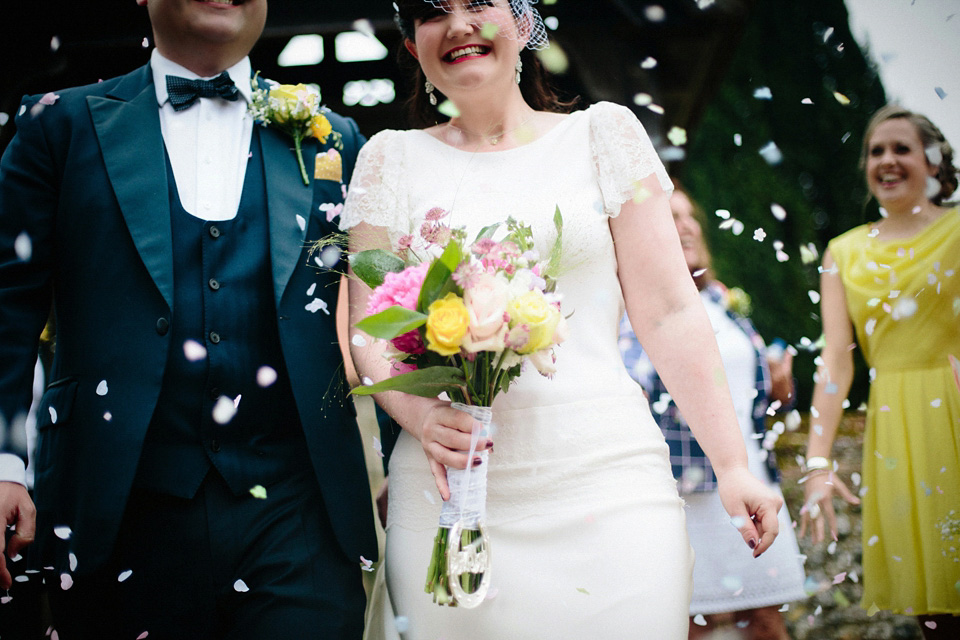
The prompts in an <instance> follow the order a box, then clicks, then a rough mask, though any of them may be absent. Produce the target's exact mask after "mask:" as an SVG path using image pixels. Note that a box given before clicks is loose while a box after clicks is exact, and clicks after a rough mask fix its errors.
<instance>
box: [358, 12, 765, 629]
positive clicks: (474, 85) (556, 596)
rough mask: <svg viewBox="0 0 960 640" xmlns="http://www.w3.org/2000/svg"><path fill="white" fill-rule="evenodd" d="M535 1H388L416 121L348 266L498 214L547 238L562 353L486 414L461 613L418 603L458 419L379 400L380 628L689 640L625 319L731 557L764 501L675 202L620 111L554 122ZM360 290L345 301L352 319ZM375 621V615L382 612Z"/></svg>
mask: <svg viewBox="0 0 960 640" xmlns="http://www.w3.org/2000/svg"><path fill="white" fill-rule="evenodd" d="M535 1H536V0H488V1H485V2H481V1H477V0H469V1H468V0H397V2H396V5H397V6H398V10H399V13H398V16H397V18H398V24H399V25H400V27H401V30H402V32H403V35H404V37H405V48H406V51H407V52H409V54H410V56H411V57H412V59H415V60H416V61H418V63H419V64H418V65H416V66H415V73H416V76H417V85H418V90H417V94H416V96H415V97H414V100H413V103H412V104H413V106H414V110H415V116H416V117H417V118H418V119H419V120H420V121H421V122H424V121H426V122H427V123H429V122H433V121H435V119H436V107H434V106H433V104H436V103H438V102H441V103H442V102H443V101H444V100H449V101H450V102H451V103H452V104H453V105H455V109H456V113H457V115H456V116H455V117H453V118H452V119H451V120H450V121H449V122H444V123H442V124H435V125H433V126H428V127H427V128H425V129H417V130H410V131H383V132H381V133H379V134H377V135H376V136H374V137H373V138H371V140H370V141H369V142H368V143H367V145H366V146H365V147H364V148H363V149H362V151H361V154H360V157H359V159H358V162H357V167H356V170H355V173H354V177H353V181H352V183H351V186H350V191H349V196H348V198H347V202H346V206H345V209H344V211H343V218H342V227H343V228H344V229H349V230H350V246H351V250H353V251H360V250H364V249H370V248H376V247H381V248H387V249H390V248H391V247H392V248H396V242H397V240H398V239H399V238H401V237H402V236H404V235H406V234H410V233H411V232H412V231H415V230H418V229H419V228H420V225H421V224H422V222H423V220H424V218H425V215H426V213H427V212H428V211H429V210H431V209H433V208H435V207H441V208H443V209H445V210H446V211H449V212H450V214H449V216H448V218H447V220H448V221H449V223H450V225H451V226H452V227H465V228H466V230H467V235H468V237H470V238H473V237H475V236H476V234H477V232H478V231H479V230H480V229H481V228H483V227H484V226H487V225H490V224H493V223H495V222H498V221H503V220H505V219H506V218H507V217H508V216H512V217H513V218H514V219H516V220H520V221H522V222H525V223H526V224H528V225H530V226H531V227H532V229H533V232H534V237H535V240H536V243H537V246H538V248H539V249H540V251H541V254H543V255H546V253H547V249H548V248H549V247H550V246H552V244H553V240H554V238H555V236H556V230H555V228H554V225H553V214H554V211H555V209H556V208H557V207H559V208H560V210H561V212H562V214H563V218H564V230H563V256H564V261H565V264H566V265H567V268H566V270H565V271H564V272H563V273H562V274H561V275H560V277H559V278H558V289H557V290H558V291H559V292H561V293H562V295H563V296H564V298H563V311H564V314H571V313H572V315H571V316H570V317H569V319H568V324H569V329H570V335H569V338H568V339H567V341H566V342H564V343H563V344H562V345H561V346H560V347H559V348H558V349H557V363H556V366H557V372H556V374H555V375H554V376H553V378H552V379H547V378H544V377H542V376H540V374H539V373H538V372H537V371H536V370H535V369H534V368H533V367H528V368H527V369H526V370H525V371H524V372H523V373H522V375H521V376H520V377H519V378H518V379H517V380H516V381H515V383H514V384H513V385H512V386H511V387H510V389H509V390H508V391H507V392H506V393H502V394H500V395H499V396H498V397H497V399H496V400H495V401H494V403H493V421H494V423H495V425H496V432H495V434H494V435H493V436H492V438H489V439H483V440H481V442H480V445H479V446H480V447H481V448H483V447H489V446H492V448H493V451H492V452H491V454H490V457H489V461H490V462H489V469H488V496H487V520H486V524H487V530H488V532H489V535H490V539H491V541H492V554H493V569H492V574H491V577H492V586H491V589H490V593H489V594H488V596H487V600H486V601H485V602H483V603H482V604H481V605H480V606H479V607H477V608H475V609H469V610H468V609H464V608H447V607H439V606H437V605H435V604H434V603H433V601H432V599H431V596H430V595H428V594H425V593H424V590H423V584H424V578H425V576H426V568H427V563H428V561H429V559H430V554H431V548H432V544H433V538H434V535H435V533H436V529H437V519H438V514H439V510H440V505H439V500H437V497H440V498H444V499H445V498H447V497H448V496H449V492H448V488H447V483H446V478H445V465H446V466H449V467H452V468H460V469H463V468H465V467H466V465H467V463H468V460H467V456H466V455H465V454H463V453H460V452H461V451H464V450H467V449H468V448H469V443H470V431H471V428H472V420H471V418H470V417H469V416H467V415H466V414H464V413H461V412H460V411H457V410H455V409H453V408H451V407H450V406H449V403H448V402H446V401H444V400H441V399H426V398H420V397H415V396H411V395H406V394H401V393H398V392H388V393H383V394H379V395H378V396H377V401H378V402H379V403H380V405H381V406H382V407H383V408H384V409H385V410H386V411H387V412H388V413H390V415H391V416H393V417H394V418H395V419H396V420H397V422H399V423H400V425H401V426H402V427H403V432H402V433H401V434H400V437H399V440H398V442H397V444H396V448H395V449H394V451H393V454H392V458H391V460H390V467H389V470H390V501H389V511H388V516H387V543H386V581H387V586H388V590H389V596H390V598H389V601H388V603H387V607H388V610H386V611H384V612H383V615H382V620H383V622H384V628H382V629H370V630H369V631H370V633H371V635H372V636H378V635H382V634H386V635H387V636H390V635H393V637H396V636H395V633H396V628H395V625H394V623H395V622H398V623H399V628H400V631H402V632H403V633H404V638H414V639H419V638H425V639H429V640H434V639H436V638H441V637H442V638H445V639H446V640H455V639H457V638H464V639H467V638H469V639H476V638H496V639H500V638H523V639H533V638H551V639H553V638H584V637H586V638H604V639H610V638H638V637H642V638H654V639H657V640H669V639H675V638H686V637H687V611H688V609H687V607H688V604H689V600H690V593H691V572H692V567H693V553H692V551H691V549H690V545H689V543H688V541H687V534H686V531H685V527H684V513H683V502H682V501H681V500H680V498H679V497H678V495H677V489H676V485H675V482H674V480H673V477H672V475H671V470H670V464H669V461H668V457H667V447H666V445H665V443H664V441H663V437H662V435H661V433H660V430H659V428H658V427H657V425H656V423H655V422H654V421H653V419H652V418H651V415H650V411H649V408H648V406H647V402H646V400H645V399H644V397H643V395H642V392H641V390H640V387H639V386H638V385H637V384H636V383H634V382H633V380H632V379H631V378H630V376H629V375H628V374H627V372H626V370H625V369H624V367H623V364H622V362H621V360H620V354H619V351H618V348H617V329H618V322H619V319H620V316H621V314H622V312H623V310H624V307H626V310H627V312H628V314H629V317H630V320H631V322H632V324H633V326H634V328H635V330H636V333H637V336H638V337H639V339H640V341H641V343H642V344H643V347H644V349H645V350H646V351H647V353H648V354H649V355H650V358H651V360H652V361H653V363H654V365H655V366H656V367H657V370H658V371H659V372H661V376H662V378H663V380H664V381H665V382H666V384H667V386H668V387H669V389H670V390H671V393H672V394H673V396H674V398H675V400H676V402H677V404H678V405H679V406H680V407H682V410H683V413H684V415H685V416H687V418H688V421H689V423H690V425H691V427H692V428H693V429H694V432H695V434H696V437H697V440H698V441H699V442H700V443H701V444H702V445H703V449H704V450H705V451H706V452H707V454H708V455H709V457H710V459H711V461H712V463H713V467H714V469H715V470H716V472H717V476H718V479H719V491H720V495H721V498H722V501H723V504H724V507H725V508H726V510H727V512H728V513H729V514H730V515H731V518H732V520H731V521H732V522H733V523H734V526H737V527H738V528H739V530H740V533H741V534H742V536H743V540H744V543H745V544H747V545H748V546H749V547H750V548H751V549H753V552H754V555H755V556H759V555H760V554H761V553H763V552H764V551H765V550H766V549H767V548H768V547H769V546H770V544H771V543H772V542H773V540H774V538H775V537H776V535H777V530H778V529H777V527H778V525H777V511H778V510H779V508H780V502H781V501H780V499H779V497H777V496H776V495H775V494H773V493H771V492H770V491H769V490H768V489H767V488H766V487H765V486H764V485H763V483H761V482H760V481H758V480H757V479H755V478H754V477H753V476H752V475H751V474H750V473H749V471H747V459H746V454H745V451H744V446H743V443H742V441H741V437H740V430H739V427H738V425H737V421H736V417H735V415H734V411H733V406H732V402H731V399H730V393H729V391H728V389H727V385H726V382H725V380H724V378H723V373H722V372H723V369H722V365H721V361H720V357H719V355H718V351H717V346H716V343H715V341H714V338H713V334H712V332H711V329H710V324H709V322H708V320H707V316H706V314H705V312H704V309H703V305H702V303H701V302H700V298H699V295H698V293H697V290H696V288H695V287H694V286H693V283H692V281H691V279H690V276H689V273H688V272H687V270H686V265H685V263H684V259H683V254H682V252H681V249H680V243H679V240H678V237H677V232H676V229H675V227H674V224H673V220H672V217H671V213H670V207H669V203H668V199H669V195H670V191H671V183H670V180H669V179H668V178H667V176H666V173H665V172H664V169H663V166H662V165H661V163H660V161H659V159H658V158H657V155H656V153H655V151H654V149H653V146H652V144H651V143H650V140H649V139H648V137H647V135H646V133H645V132H644V130H643V128H642V126H641V125H640V123H639V122H638V121H637V120H636V118H635V117H634V115H633V114H632V113H631V112H630V111H629V110H628V109H626V108H624V107H620V106H616V105H614V104H610V103H598V104H595V105H593V106H592V107H590V108H589V109H586V110H583V111H577V112H574V113H570V114H563V113H559V111H562V110H563V109H562V108H561V106H560V105H559V104H558V103H557V101H556V98H555V97H554V96H553V95H552V93H551V92H550V91H549V90H548V89H547V87H546V85H545V84H544V82H543V74H542V71H541V69H540V67H539V62H538V61H537V59H536V58H535V57H534V56H533V55H532V52H531V50H533V49H537V48H542V47H543V46H545V43H546V36H545V30H544V29H543V24H542V22H541V21H540V16H539V14H537V12H536V11H535V9H533V8H532V7H531V6H530V4H532V2H535ZM369 293H370V290H369V289H368V288H367V287H366V286H365V285H363V284H362V283H361V282H359V281H358V280H357V279H356V278H353V279H351V282H350V304H351V318H352V321H353V322H356V321H357V320H359V319H360V318H361V317H362V315H363V313H364V310H365V309H366V306H367V305H366V302H367V297H368V296H369ZM358 335H359V336H360V338H356V337H355V338H354V339H352V340H351V344H352V346H351V349H352V351H353V357H354V360H355V361H356V364H357V367H358V370H359V372H360V374H361V376H363V377H367V378H370V379H372V380H380V379H383V378H385V377H387V376H388V375H389V364H388V363H387V361H386V360H385V359H383V358H382V347H380V346H378V345H377V344H376V343H375V342H374V341H372V340H368V339H366V340H365V339H362V338H364V337H365V336H363V334H361V333H359V332H358ZM391 606H392V609H390V608H389V607H391Z"/></svg>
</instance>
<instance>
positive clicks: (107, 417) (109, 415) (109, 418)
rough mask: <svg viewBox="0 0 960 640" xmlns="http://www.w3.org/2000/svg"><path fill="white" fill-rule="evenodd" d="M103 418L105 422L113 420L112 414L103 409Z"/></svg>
mask: <svg viewBox="0 0 960 640" xmlns="http://www.w3.org/2000/svg"><path fill="white" fill-rule="evenodd" d="M103 419H104V420H106V421H107V422H110V421H111V420H113V414H112V413H110V412H109V411H105V412H104V414H103Z"/></svg>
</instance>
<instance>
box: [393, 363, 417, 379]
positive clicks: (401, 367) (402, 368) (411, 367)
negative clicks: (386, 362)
mask: <svg viewBox="0 0 960 640" xmlns="http://www.w3.org/2000/svg"><path fill="white" fill-rule="evenodd" d="M416 370H417V365H415V364H410V363H409V362H392V363H390V377H391V378H392V377H393V376H399V375H401V374H404V373H410V372H411V371H416Z"/></svg>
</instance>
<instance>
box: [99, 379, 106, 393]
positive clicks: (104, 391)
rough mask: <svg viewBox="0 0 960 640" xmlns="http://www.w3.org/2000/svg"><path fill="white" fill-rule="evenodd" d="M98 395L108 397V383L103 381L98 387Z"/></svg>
mask: <svg viewBox="0 0 960 640" xmlns="http://www.w3.org/2000/svg"><path fill="white" fill-rule="evenodd" d="M97 395H98V396H105V395H107V381H106V380H101V381H100V384H98V385H97Z"/></svg>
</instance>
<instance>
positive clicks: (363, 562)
mask: <svg viewBox="0 0 960 640" xmlns="http://www.w3.org/2000/svg"><path fill="white" fill-rule="evenodd" d="M360 568H361V569H362V570H363V571H367V572H372V571H373V570H374V569H373V560H367V559H366V558H364V557H363V556H360Z"/></svg>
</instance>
